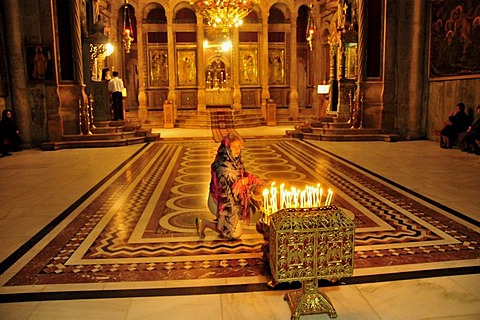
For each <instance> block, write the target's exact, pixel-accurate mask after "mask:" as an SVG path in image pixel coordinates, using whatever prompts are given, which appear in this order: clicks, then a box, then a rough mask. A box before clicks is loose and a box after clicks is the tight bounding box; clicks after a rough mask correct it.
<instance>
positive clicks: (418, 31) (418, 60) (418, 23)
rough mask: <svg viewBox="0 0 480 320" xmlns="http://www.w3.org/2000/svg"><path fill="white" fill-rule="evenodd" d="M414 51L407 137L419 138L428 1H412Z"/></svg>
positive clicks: (412, 45) (410, 71)
mask: <svg viewBox="0 0 480 320" xmlns="http://www.w3.org/2000/svg"><path fill="white" fill-rule="evenodd" d="M412 5H413V10H412V11H413V15H412V20H413V21H412V37H411V39H412V42H411V45H410V48H411V50H412V51H411V52H412V62H411V68H410V70H409V73H410V74H409V76H410V85H409V88H408V89H409V90H408V93H409V103H408V106H409V107H408V130H407V134H406V135H407V139H409V140H412V139H418V138H421V137H422V136H423V135H422V109H423V102H424V99H423V93H424V87H425V84H424V82H423V79H422V75H423V72H422V70H424V59H423V56H424V55H423V54H424V51H423V50H425V45H424V44H425V42H426V41H425V26H426V25H427V24H426V15H425V14H424V13H425V12H426V11H425V9H426V1H425V0H420V1H412Z"/></svg>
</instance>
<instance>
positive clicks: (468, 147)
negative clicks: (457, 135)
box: [462, 104, 480, 155]
mask: <svg viewBox="0 0 480 320" xmlns="http://www.w3.org/2000/svg"><path fill="white" fill-rule="evenodd" d="M476 140H480V104H479V105H478V106H477V116H476V117H475V120H473V122H472V124H471V125H470V127H468V129H467V134H466V135H465V137H464V138H463V143H464V147H463V149H462V151H466V152H468V153H475V154H478V155H480V146H478V144H477V142H476Z"/></svg>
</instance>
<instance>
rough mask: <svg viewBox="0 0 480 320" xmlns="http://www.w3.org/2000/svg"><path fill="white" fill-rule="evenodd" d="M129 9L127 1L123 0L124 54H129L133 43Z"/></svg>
mask: <svg viewBox="0 0 480 320" xmlns="http://www.w3.org/2000/svg"><path fill="white" fill-rule="evenodd" d="M130 15H131V13H130V8H129V6H128V0H125V4H124V6H123V33H122V35H123V39H122V40H123V45H124V46H125V52H126V53H130V47H131V46H132V41H133V27H132V19H131V17H130Z"/></svg>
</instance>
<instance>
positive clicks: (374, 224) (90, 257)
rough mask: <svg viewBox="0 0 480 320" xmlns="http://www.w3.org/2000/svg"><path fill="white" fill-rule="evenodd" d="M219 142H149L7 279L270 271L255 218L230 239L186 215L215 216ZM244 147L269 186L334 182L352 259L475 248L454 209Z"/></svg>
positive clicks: (350, 169)
mask: <svg viewBox="0 0 480 320" xmlns="http://www.w3.org/2000/svg"><path fill="white" fill-rule="evenodd" d="M217 148H218V143H214V142H212V141H209V140H208V141H207V140H195V141H175V142H174V143H172V142H168V141H159V142H155V143H151V144H148V145H146V147H145V148H143V149H142V150H141V151H140V152H139V153H137V154H136V155H134V156H133V157H132V158H131V159H130V160H129V161H127V162H125V163H124V164H123V165H122V166H121V167H119V168H117V169H116V170H115V172H113V173H112V175H111V176H110V178H109V179H107V180H106V181H104V182H103V183H102V184H101V185H99V186H97V187H96V188H95V190H92V192H91V194H90V196H89V197H87V198H85V199H84V200H83V201H82V202H81V203H78V204H77V207H76V208H75V210H73V211H72V213H71V216H70V218H71V220H70V222H69V223H68V224H66V225H64V226H62V228H61V230H57V231H56V233H55V235H52V238H51V241H50V242H49V243H48V244H47V245H46V246H45V247H44V248H42V249H41V250H40V251H39V253H38V254H37V255H36V256H35V257H34V258H33V259H31V260H30V261H29V262H28V263H26V265H25V266H24V267H23V268H22V269H20V270H19V272H18V273H17V274H16V275H15V276H13V277H12V278H11V279H10V280H9V281H8V282H7V283H6V286H20V285H32V284H54V283H56V284H68V283H103V282H113V281H158V280H177V279H199V278H203V279H209V278H212V279H213V278H232V277H233V278H235V277H243V276H257V275H267V276H268V271H267V269H266V268H265V266H264V263H263V260H262V252H261V245H262V243H263V236H262V235H260V234H259V233H257V231H256V230H255V224H254V223H250V224H245V225H244V235H243V236H242V238H241V239H239V240H234V241H225V240H222V239H220V238H218V236H217V235H216V234H215V233H213V232H208V231H207V235H206V237H205V238H204V239H200V238H198V236H197V235H196V233H195V229H194V219H195V217H198V216H203V217H205V218H212V216H211V215H210V213H209V212H208V209H207V205H206V199H207V194H208V185H209V179H210V174H209V168H210V164H211V162H212V160H213V158H214V157H215V152H216V150H217ZM242 154H243V160H244V162H245V166H246V168H247V170H248V171H249V172H251V173H253V174H255V175H257V176H258V177H260V179H262V181H263V182H264V184H265V185H267V186H268V185H270V183H271V182H273V181H275V182H277V185H279V184H280V183H285V184H286V185H287V186H296V187H299V188H303V187H304V186H305V185H312V184H317V183H320V184H321V185H322V186H326V187H329V188H331V189H332V190H333V192H334V198H333V204H334V205H336V206H337V207H339V208H340V209H341V210H343V211H345V212H348V213H350V214H351V215H354V216H355V219H354V223H355V225H356V230H355V232H356V234H355V256H354V268H355V269H361V268H372V267H380V266H392V265H402V264H414V263H428V262H441V261H452V260H465V259H476V258H478V257H479V256H480V234H479V233H478V232H476V231H474V230H472V229H471V228H470V227H469V224H468V223H466V222H464V221H462V219H460V218H454V217H452V216H451V214H449V213H448V212H445V211H444V210H443V209H442V208H441V207H437V206H435V204H434V203H433V202H430V201H428V199H424V198H418V197H416V195H415V194H412V193H410V192H408V190H403V189H402V188H401V187H399V186H396V185H394V184H391V183H390V182H389V181H386V180H384V179H381V178H380V177H377V176H374V175H372V174H370V173H369V172H366V171H364V170H362V169H360V168H358V167H356V166H354V165H352V164H350V163H348V162H346V161H343V160H341V159H339V158H337V157H335V155H332V154H329V153H328V152H325V151H323V150H321V149H320V148H318V147H316V146H313V145H311V144H309V143H307V142H304V141H301V140H298V139H285V138H283V139H281V140H278V139H247V140H246V142H245V144H244V149H243V151H242Z"/></svg>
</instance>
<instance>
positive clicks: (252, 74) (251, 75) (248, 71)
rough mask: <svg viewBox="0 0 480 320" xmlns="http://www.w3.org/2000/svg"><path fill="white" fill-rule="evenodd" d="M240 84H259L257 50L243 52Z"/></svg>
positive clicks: (241, 54)
mask: <svg viewBox="0 0 480 320" xmlns="http://www.w3.org/2000/svg"><path fill="white" fill-rule="evenodd" d="M240 56H241V59H242V60H241V61H242V64H241V74H240V82H241V83H242V84H256V83H257V52H256V50H242V51H241V53H240Z"/></svg>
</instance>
